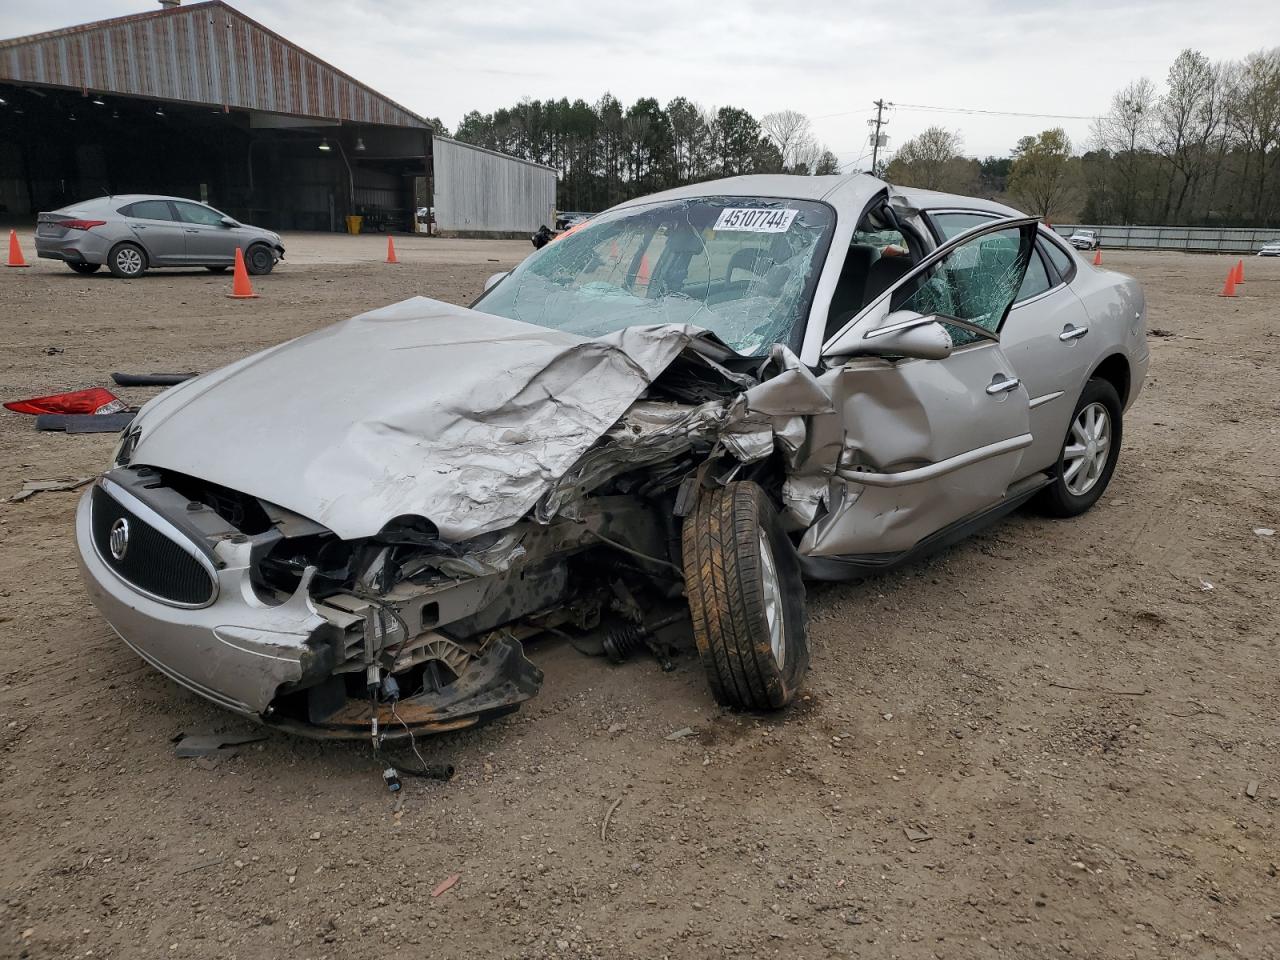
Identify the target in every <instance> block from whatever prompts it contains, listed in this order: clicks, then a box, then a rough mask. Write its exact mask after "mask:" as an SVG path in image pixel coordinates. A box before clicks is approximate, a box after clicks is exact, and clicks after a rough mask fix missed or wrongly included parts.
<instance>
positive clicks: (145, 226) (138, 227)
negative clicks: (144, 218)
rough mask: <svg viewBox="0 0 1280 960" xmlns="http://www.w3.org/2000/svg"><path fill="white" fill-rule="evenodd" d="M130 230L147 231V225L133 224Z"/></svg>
mask: <svg viewBox="0 0 1280 960" xmlns="http://www.w3.org/2000/svg"><path fill="white" fill-rule="evenodd" d="M129 228H130V229H132V230H145V229H147V225H146V224H145V223H131V224H129Z"/></svg>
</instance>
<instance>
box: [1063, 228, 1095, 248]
mask: <svg viewBox="0 0 1280 960" xmlns="http://www.w3.org/2000/svg"><path fill="white" fill-rule="evenodd" d="M1067 243H1069V244H1071V245H1072V246H1073V247H1075V248H1076V249H1077V250H1097V249H1098V247H1100V246H1102V241H1100V240H1099V239H1098V234H1097V231H1094V230H1077V231H1076V232H1075V233H1073V234H1072V235H1071V236H1069V237H1067Z"/></svg>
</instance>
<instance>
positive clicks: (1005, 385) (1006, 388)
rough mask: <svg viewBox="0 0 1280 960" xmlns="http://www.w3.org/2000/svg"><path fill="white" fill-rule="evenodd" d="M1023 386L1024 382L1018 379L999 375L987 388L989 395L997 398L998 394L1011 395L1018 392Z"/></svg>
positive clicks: (992, 379)
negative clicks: (1015, 391) (1014, 391)
mask: <svg viewBox="0 0 1280 960" xmlns="http://www.w3.org/2000/svg"><path fill="white" fill-rule="evenodd" d="M1020 386H1022V381H1021V380H1019V379H1018V378H1017V377H1006V376H1005V375H1004V374H1003V373H997V374H996V375H995V376H994V377H992V378H991V384H990V386H988V387H987V393H989V394H991V396H993V397H994V396H995V395H996V394H998V393H1009V392H1011V391H1013V390H1017V389H1018V387H1020Z"/></svg>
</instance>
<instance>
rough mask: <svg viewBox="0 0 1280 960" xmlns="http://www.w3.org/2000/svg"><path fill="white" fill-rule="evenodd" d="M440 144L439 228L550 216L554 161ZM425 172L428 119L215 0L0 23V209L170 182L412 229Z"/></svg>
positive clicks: (324, 216)
mask: <svg viewBox="0 0 1280 960" xmlns="http://www.w3.org/2000/svg"><path fill="white" fill-rule="evenodd" d="M442 143H444V144H447V145H450V144H451V146H446V147H445V150H446V152H447V154H448V158H449V159H447V160H445V161H444V171H443V176H441V175H440V174H437V177H436V179H437V180H439V181H441V185H439V186H437V187H436V188H435V190H434V195H435V197H436V204H437V206H440V207H441V208H442V209H443V210H447V211H448V213H447V215H446V216H445V217H442V218H440V220H439V222H440V224H441V227H442V228H443V232H446V233H453V234H467V233H481V234H493V233H504V232H506V233H515V232H519V233H525V232H531V231H533V230H534V229H536V228H537V226H538V224H540V223H542V222H544V221H546V220H547V217H548V216H550V212H549V208H550V206H551V205H552V204H553V203H554V174H552V173H550V172H549V171H546V170H545V169H544V168H538V167H535V166H534V165H531V164H526V163H525V162H524V161H520V160H516V159H514V158H510V157H504V156H503V155H501V154H494V153H491V152H490V151H475V149H474V148H471V147H467V146H465V145H462V144H453V142H452V141H442ZM431 180H432V131H431V129H430V125H429V124H428V123H427V121H426V120H425V119H423V118H422V117H420V116H418V115H417V114H415V113H413V112H412V111H410V110H408V109H407V108H405V107H403V106H401V105H400V104H398V103H395V102H394V101H392V100H390V99H388V98H387V97H385V96H383V95H382V94H380V93H378V92H377V91H375V90H373V89H371V88H369V87H367V86H365V85H364V84H362V83H360V82H359V81H358V80H355V79H354V78H353V77H351V76H349V75H347V74H346V73H343V72H342V71H341V70H339V69H337V68H336V67H334V66H332V65H330V64H328V63H326V62H324V61H323V60H321V59H320V58H318V57H316V56H314V55H312V54H310V53H308V52H306V51H305V50H303V49H301V48H300V47H298V46H297V45H296V44H294V43H291V42H290V41H289V40H287V39H285V38H284V37H282V36H280V35H279V34H277V33H275V32H274V31H272V30H269V29H267V28H266V27H264V26H263V25H262V24H260V23H258V22H257V21H255V20H253V19H251V18H249V17H247V16H245V15H244V14H243V13H241V12H240V11H238V10H236V9H234V8H233V7H231V6H229V5H228V4H227V3H224V2H222V0H205V2H200V3H191V4H188V5H185V6H183V5H180V3H179V2H178V0H163V2H162V3H161V6H160V8H159V9H154V10H151V11H148V12H145V13H139V14H134V15H131V16H125V17H116V18H113V19H110V20H99V21H95V22H93V23H86V24H81V25H78V26H72V27H67V28H65V29H61V30H53V31H49V32H47V33H40V34H33V35H30V36H25V37H16V38H14V39H10V40H0V219H8V220H12V221H23V220H26V221H29V220H32V219H34V217H35V215H36V213H37V212H38V211H41V210H52V209H56V208H58V207H62V206H65V205H67V204H70V203H74V202H76V201H78V200H84V199H88V198H91V197H96V196H102V195H104V194H116V193H161V194H173V195H177V196H186V197H192V198H194V199H198V200H203V201H205V202H207V203H210V204H213V205H214V206H215V207H218V208H220V209H222V210H224V211H225V212H227V213H229V214H231V215H232V216H234V217H237V218H239V219H243V220H245V221H247V222H250V223H254V224H258V225H260V226H266V227H271V228H273V229H279V230H287V229H293V230H338V229H342V226H343V222H344V218H345V217H346V216H348V215H353V214H355V215H361V216H363V217H364V218H365V229H366V230H369V229H373V230H414V229H416V225H417V220H418V218H417V215H416V207H417V205H418V204H417V199H416V198H418V197H428V196H432V194H433V191H432V189H431ZM535 180H538V181H539V183H541V181H547V182H548V183H550V187H549V188H548V187H544V186H539V187H538V189H537V190H535V189H534V187H533V182H534V181H535ZM538 190H540V191H541V192H538ZM535 197H536V202H535ZM548 198H549V199H548Z"/></svg>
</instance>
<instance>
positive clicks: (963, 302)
mask: <svg viewBox="0 0 1280 960" xmlns="http://www.w3.org/2000/svg"><path fill="white" fill-rule="evenodd" d="M1029 253H1030V245H1029V244H1027V245H1025V246H1024V245H1023V243H1022V235H1021V231H1020V230H1019V229H1018V228H1016V227H1012V228H1010V229H1008V230H1000V231H998V232H996V233H988V234H984V235H983V236H980V237H975V238H974V239H973V240H970V241H969V242H968V243H962V244H961V245H960V246H958V247H956V248H955V249H954V250H952V251H951V252H950V253H949V254H947V256H945V257H944V258H943V259H942V260H940V261H938V263H936V264H934V266H933V267H932V268H930V269H929V270H926V271H925V272H924V273H922V274H920V275H919V276H917V277H915V278H914V279H912V280H911V281H909V282H908V283H907V284H906V285H904V286H903V287H902V288H901V289H899V290H898V291H897V293H896V294H894V297H893V309H894V310H914V311H915V312H916V313H921V314H924V315H926V316H929V315H934V314H936V315H938V316H940V317H943V318H946V317H954V318H955V319H957V320H966V321H968V322H969V323H972V324H976V325H977V326H979V327H983V328H985V329H987V330H990V331H991V332H992V333H995V332H996V328H997V327H998V326H999V324H1000V321H1001V319H1003V317H1004V315H1005V313H1006V312H1007V310H1008V308H1009V305H1010V304H1011V303H1013V300H1014V297H1016V296H1017V294H1018V289H1019V287H1020V286H1021V285H1022V278H1023V274H1024V273H1025V272H1026V267H1027V255H1028V254H1029ZM943 326H944V327H946V328H947V332H948V333H950V334H951V339H952V342H953V343H954V344H955V345H956V346H957V347H960V346H964V345H965V344H969V343H973V342H975V341H976V340H979V339H981V337H980V336H979V335H978V334H977V333H974V332H973V331H972V330H966V329H965V328H963V327H960V326H956V325H953V324H948V323H945V322H944V323H943Z"/></svg>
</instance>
